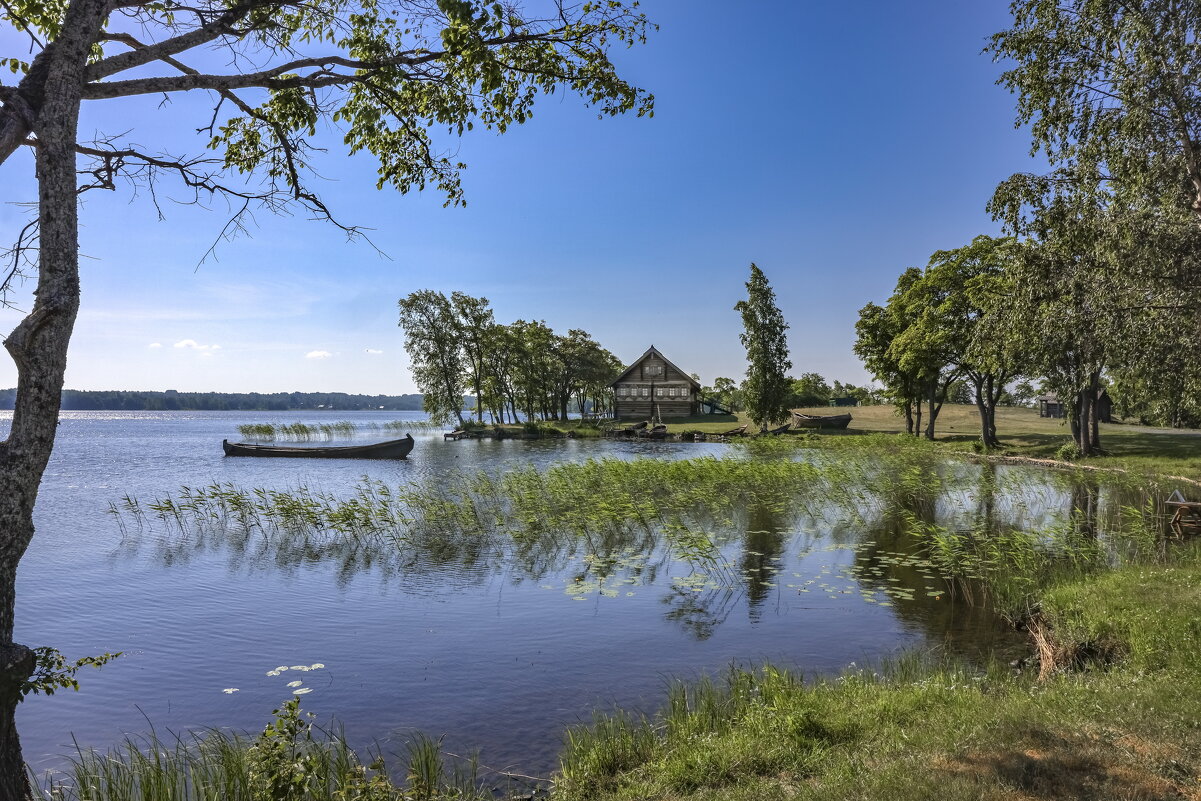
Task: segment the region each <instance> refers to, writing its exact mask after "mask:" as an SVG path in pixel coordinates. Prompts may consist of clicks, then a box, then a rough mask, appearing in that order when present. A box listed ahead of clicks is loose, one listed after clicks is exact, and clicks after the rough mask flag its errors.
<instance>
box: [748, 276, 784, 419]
mask: <svg viewBox="0 0 1201 801" xmlns="http://www.w3.org/2000/svg"><path fill="white" fill-rule="evenodd" d="M746 291H747V299H746V300H740V301H738V303H737V305H735V306H734V310H735V311H737V312H738V313H739V314H741V315H742V329H743V330H742V334H741V336H740V339H741V340H742V345H743V347H745V348H746V360H747V370H746V380H745V381H744V382H743V383H742V393H743V401H744V403H745V404H746V410H747V413H748V414H749V415H750V418H751V420H752V421H753V422H754V423H755V425H757V426H759V427H760V428H763V427H766V426H769V425H772V424H774V423H779V422H780V421H782V420H785V419H787V417H788V398H789V391H790V387H789V382H788V371H789V370H790V369H791V368H792V362H791V361H789V359H788V336H787V332H788V323H786V322H784V315H783V314H782V313H781V312H780V309H779V307H777V306H776V293H775V292H773V291H772V288H771V285H770V284H768V282H767V276H765V275H764V274H763V271H762V270H760V269H759V268H758V267H757V266H755V265H754V264H751V277H750V279H749V280H748V281H747V282H746Z"/></svg>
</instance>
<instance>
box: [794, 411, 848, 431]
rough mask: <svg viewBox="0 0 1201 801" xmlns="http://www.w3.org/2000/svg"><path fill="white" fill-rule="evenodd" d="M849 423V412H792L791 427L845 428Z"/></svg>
mask: <svg viewBox="0 0 1201 801" xmlns="http://www.w3.org/2000/svg"><path fill="white" fill-rule="evenodd" d="M850 423H851V416H850V415H849V414H830V415H820V414H801V413H800V412H793V413H792V427H793V428H846V427H847V426H848V425H850Z"/></svg>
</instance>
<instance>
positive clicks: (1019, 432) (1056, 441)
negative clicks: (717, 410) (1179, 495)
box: [668, 404, 1201, 480]
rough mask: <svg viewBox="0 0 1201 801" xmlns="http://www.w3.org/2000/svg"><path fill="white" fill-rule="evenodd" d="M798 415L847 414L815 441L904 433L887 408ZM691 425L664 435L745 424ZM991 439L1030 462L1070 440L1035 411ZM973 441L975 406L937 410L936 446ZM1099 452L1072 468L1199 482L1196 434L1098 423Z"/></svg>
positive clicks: (674, 424) (1002, 414) (1014, 410)
mask: <svg viewBox="0 0 1201 801" xmlns="http://www.w3.org/2000/svg"><path fill="white" fill-rule="evenodd" d="M798 411H801V412H804V413H806V414H816V415H829V414H842V413H844V412H850V414H851V415H852V420H851V424H850V426H848V428H847V430H846V431H845V432H838V431H823V432H821V433H820V434H819V435H817V436H818V437H819V438H821V439H828V438H835V437H855V436H860V435H863V434H872V433H888V434H899V433H903V432H904V431H905V420H904V418H903V417H900V416H899V415H897V413H896V411H895V410H894V409H893V408H892V407H891V406H857V407H853V408H845V409H844V408H833V407H825V406H821V407H815V408H811V409H800V410H798ZM697 419H701V418H690V419H689V420H672V421H670V424H669V425H668V432H669V433H680V432H682V431H685V430H691V429H697V430H704V431H718V430H729V429H730V428H733V427H734V426H736V425H741V424H742V423H749V422H750V420H749V418H747V417H746V413H745V412H740V413H739V414H738V415H737V417H736V418H727V419H726V420H725V422H722V423H720V424H718V423H712V424H709V425H704V424H699V423H697V422H693V420H697ZM754 429H755V426H754V424H751V425H750V429H749V430H754ZM997 434H998V436H999V438H1000V440H1001V443H1002V448H1001V450H1000V451H998V452H997V453H998V455H1011V456H1024V457H1029V458H1034V459H1054V458H1055V455H1056V452H1057V451H1058V450H1059V449H1060V448H1061V447H1063V445H1065V444H1066V443H1067V442H1068V441H1069V440H1070V438H1071V431H1070V430H1069V429H1068V426H1067V422H1066V421H1065V420H1058V419H1053V418H1047V417H1039V416H1038V410H1037V409H1026V408H1018V407H1001V408H999V409H998V410H997ZM979 438H980V417H979V415H978V414H977V412H976V407H975V406H964V405H958V404H948V405H946V406H944V407H943V409H942V411H941V412H940V413H939V415H938V424H937V426H936V429H935V439H936V441H938V442H941V443H944V444H945V446H946V447H949V448H953V449H957V450H970V449H972V447H973V443H975V442H977V441H978V440H979ZM1101 446H1102V448H1103V449H1104V450H1105V452H1106V455H1104V456H1097V457H1092V458H1088V459H1081V460H1078V463H1079V464H1084V465H1091V466H1095V467H1107V468H1118V469H1123V470H1132V471H1136V472H1140V473H1158V474H1162V475H1177V476H1184V477H1187V478H1191V479H1194V480H1201V430H1196V429H1171V428H1149V427H1145V426H1138V425H1127V424H1124V423H1102V424H1101Z"/></svg>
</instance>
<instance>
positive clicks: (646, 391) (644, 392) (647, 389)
mask: <svg viewBox="0 0 1201 801" xmlns="http://www.w3.org/2000/svg"><path fill="white" fill-rule="evenodd" d="M650 396H651V390H650V387H643V388H642V397H644V398H649V397H650Z"/></svg>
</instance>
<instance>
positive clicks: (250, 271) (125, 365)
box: [0, 0, 1040, 395]
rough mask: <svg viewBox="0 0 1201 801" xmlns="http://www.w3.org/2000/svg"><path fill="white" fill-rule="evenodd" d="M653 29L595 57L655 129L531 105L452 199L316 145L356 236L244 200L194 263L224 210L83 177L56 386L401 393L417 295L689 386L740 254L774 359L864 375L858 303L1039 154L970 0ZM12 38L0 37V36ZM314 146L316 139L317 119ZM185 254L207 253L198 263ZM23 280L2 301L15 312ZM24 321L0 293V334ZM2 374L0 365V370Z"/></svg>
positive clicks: (992, 230)
mask: <svg viewBox="0 0 1201 801" xmlns="http://www.w3.org/2000/svg"><path fill="white" fill-rule="evenodd" d="M643 10H644V11H645V12H646V13H647V14H648V16H649V17H650V18H651V19H652V20H653V21H654V22H656V23H657V24H658V25H659V30H658V32H656V33H653V34H652V35H651V36H650V38H649V40H648V42H647V43H646V44H645V45H641V46H639V47H636V48H634V49H631V50H624V49H622V50H619V51H615V52H614V53H613V59H614V61H615V62H616V63H617V64H618V66H619V69H620V72H621V74H622V75H623V76H624V77H625V78H626V79H627V80H629V81H630V82H632V83H634V84H636V85H638V86H641V87H643V88H645V89H647V90H649V91H651V92H653V93H654V95H655V97H656V107H655V116H654V118H652V119H647V118H642V119H639V118H635V117H632V116H630V117H623V118H606V119H602V120H598V119H597V115H596V113H595V111H591V110H589V109H587V108H585V107H584V105H583V103H582V102H581V101H579V100H578V99H576V98H574V97H572V96H570V95H565V94H563V93H557V94H555V95H554V96H551V97H546V98H544V99H543V101H542V102H541V103H540V105H539V106H538V107H537V108H536V110H535V114H534V117H533V119H532V120H531V121H529V122H528V123H527V124H525V125H523V126H517V127H514V128H511V129H510V130H509V131H508V132H507V133H506V134H504V135H497V134H495V133H493V132H488V131H484V130H482V129H479V128H477V129H476V131H474V132H471V133H468V134H467V135H465V137H464V138H463V139H462V140H460V141H457V142H454V143H452V145H453V147H454V148H455V150H456V153H457V158H458V159H459V160H462V161H465V162H467V163H468V165H469V168H468V169H467V170H466V171H465V172H464V174H463V184H464V187H465V191H466V197H467V203H468V205H467V207H466V208H444V207H443V200H444V198H443V197H441V196H439V195H438V194H437V192H436V191H427V192H425V193H412V194H408V195H401V194H398V193H397V192H395V191H393V190H390V189H384V190H376V189H375V166H374V165H373V164H372V163H371V161H370V158H369V157H366V156H353V157H350V156H347V155H345V153H344V152H338V151H337V149H336V147H335V148H334V149H332V150H331V152H330V153H329V154H328V156H327V157H326V158H324V159H322V160H319V162H318V167H319V170H320V173H321V176H322V177H321V179H320V180H319V181H318V182H317V187H318V191H319V192H320V193H321V195H322V197H323V199H324V200H325V201H326V203H327V204H328V205H329V206H330V207H331V208H333V209H334V211H335V212H336V213H337V214H338V215H339V216H340V217H341V218H342V219H344V220H346V221H348V222H351V223H353V224H356V225H360V226H364V227H366V228H369V229H371V231H370V237H371V240H372V242H373V243H374V245H375V246H376V247H377V248H378V249H379V251H382V252H383V254H385V255H381V254H380V253H379V252H377V250H376V249H375V248H373V247H372V246H371V245H369V244H367V243H364V242H348V241H347V240H346V237H345V236H344V235H343V234H342V233H341V232H339V231H338V230H337V229H335V228H333V227H332V226H330V225H328V224H323V223H320V222H316V221H312V220H309V219H307V218H306V215H304V214H298V215H296V216H291V217H275V216H272V215H270V214H268V213H265V212H263V213H259V214H257V215H256V218H255V224H254V225H253V226H252V228H251V230H250V232H249V236H244V237H239V238H237V239H235V240H234V241H232V242H220V243H219V244H218V246H217V249H216V251H215V254H214V255H212V256H209V257H208V258H204V257H205V254H206V251H207V250H208V249H209V246H210V245H211V244H212V243H213V241H214V239H215V238H216V237H217V236H218V234H219V232H220V230H221V227H222V225H223V224H224V222H225V220H226V216H224V215H223V214H222V212H223V211H224V207H223V206H221V205H220V204H217V205H216V206H215V207H213V208H210V209H207V210H206V209H201V208H197V207H194V206H186V205H182V204H179V203H176V202H173V201H172V200H171V197H172V196H174V197H177V198H178V197H183V194H182V193H180V192H172V191H171V190H170V189H166V188H165V191H160V201H161V202H160V204H159V207H160V209H161V211H162V214H163V218H162V219H160V218H159V215H158V212H157V211H156V209H155V207H154V205H153V204H151V203H150V202H149V198H148V197H147V196H146V194H145V193H144V192H143V193H133V192H130V191H128V190H119V191H116V192H101V191H93V192H88V193H86V194H85V195H84V196H83V206H82V211H81V225H82V229H81V253H82V256H83V261H82V281H83V295H82V305H81V311H80V315H79V320H78V323H77V325H76V329H75V334H74V338H73V340H72V343H71V348H70V352H69V357H68V366H67V377H66V385H67V387H69V388H73V389H94V390H116V389H126V390H165V389H176V390H179V391H215V392H281V391H288V392H291V391H301V392H334V391H339V392H351V393H365V394H389V395H392V394H401V393H408V392H416V391H418V388H417V387H416V385H415V384H414V383H413V380H412V377H411V375H410V373H409V369H408V368H409V365H408V361H407V359H406V357H405V354H404V348H403V332H402V331H401V330H400V329H399V327H398V325H397V305H396V302H397V300H398V299H399V298H401V297H403V296H405V295H407V294H409V293H410V292H413V291H415V290H418V289H435V290H439V291H442V292H445V293H447V294H448V295H449V293H450V292H452V291H455V290H459V291H463V292H466V293H468V294H470V295H475V296H483V297H486V298H488V299H489V301H490V302H491V305H492V307H493V309H494V310H495V314H496V318H497V320H498V321H499V322H503V323H508V322H512V321H514V320H517V319H526V320H534V319H537V320H544V321H545V322H546V323H547V324H548V325H550V326H551V327H552V328H554V329H555V330H556V331H558V332H559V333H564V334H565V333H566V332H567V330H568V329H571V328H582V329H584V330H585V331H587V332H589V333H590V334H591V335H592V336H593V337H594V338H595V339H596V340H597V341H598V342H600V343H601V344H602V345H603V346H605V347H606V348H608V349H609V350H611V351H612V352H613V353H615V354H616V355H617V356H618V358H619V359H621V360H622V361H624V362H626V363H627V364H628V363H630V362H631V361H633V360H634V359H636V358H637V357H638V356H639V355H641V354H642V353H643V352H644V351H645V350H646V349H647V348H648V347H649V346H650V345H652V344H653V345H655V346H656V347H657V348H658V349H659V350H660V351H662V352H663V353H664V354H665V355H666V356H667V357H668V358H669V359H671V360H672V361H673V362H674V363H675V364H677V365H679V366H680V367H682V368H683V369H685V370H687V371H689V372H696V373H698V374H699V375H700V376H701V380H702V382H703V383H705V384H711V383H712V382H713V379H714V378H715V377H717V376H728V377H732V378H735V379H739V380H740V379H741V378H742V376H743V374H744V372H745V369H746V363H745V351H744V349H743V347H742V345H741V343H740V342H739V333H740V332H741V330H742V324H741V319H740V317H739V315H738V314H737V313H736V312H735V311H734V304H735V303H737V302H738V300H740V299H741V298H743V297H745V293H746V290H745V286H744V284H745V282H746V280H747V278H748V272H749V265H750V264H751V263H752V262H754V263H756V264H757V265H758V266H759V267H760V268H761V269H762V270H763V271H764V273H765V274H766V275H767V277H768V280H769V281H770V282H771V285H772V287H773V289H774V290H775V293H776V299H777V303H778V305H779V307H780V309H781V311H782V312H783V314H784V317H785V319H786V320H787V322H788V324H789V326H790V329H789V346H790V350H791V360H792V365H793V368H792V371H791V372H792V374H794V375H800V374H801V373H804V372H817V373H820V374H822V375H824V376H826V377H827V379H829V380H834V379H837V380H840V381H843V382H851V383H856V384H862V383H866V382H868V380H869V378H870V377H869V376H868V374H867V373H866V372H865V371H864V369H863V367H862V365H861V364H860V363H859V361H858V360H857V359H856V357H855V355H854V353H853V351H852V346H853V344H854V339H855V330H854V326H855V320H856V319H857V316H858V310H859V309H860V308H862V307H863V305H864V304H866V303H868V302H877V303H880V302H883V301H884V300H886V299H887V297H888V296H889V294H891V292H892V289H893V287H894V285H895V282H896V279H897V276H898V275H899V274H900V273H901V272H902V271H903V270H904V269H906V268H907V267H911V266H919V267H920V266H923V265H924V264H925V263H926V262H927V261H928V260H929V257H930V255H931V254H932V253H933V252H934V251H936V250H941V249H947V248H954V247H959V246H961V245H966V244H967V243H969V242H970V241H971V239H972V238H973V237H974V236H977V235H979V234H996V233H998V232H999V231H1000V229H999V226H998V225H997V223H995V222H994V221H993V220H991V219H990V217H989V215H988V214H987V212H986V211H985V204H986V203H987V201H988V199H989V197H990V196H991V194H992V191H993V189H994V188H995V187H996V185H997V184H998V183H999V182H1000V181H1002V180H1003V179H1005V178H1007V177H1008V176H1009V175H1011V174H1012V173H1014V172H1020V171H1029V170H1038V169H1040V166H1039V165H1038V163H1037V162H1036V161H1034V160H1032V159H1031V157H1030V155H1029V136H1028V134H1027V133H1026V132H1025V131H1023V130H1021V129H1015V127H1014V98H1013V96H1012V95H1010V94H1009V93H1008V91H1007V90H1005V89H1004V88H1002V87H998V86H996V85H995V84H996V80H997V77H998V75H999V73H1000V71H1001V69H1002V67H1001V66H1000V65H997V64H994V63H993V62H992V60H991V57H990V56H988V55H987V54H982V53H981V50H982V49H983V47H984V46H985V44H986V43H987V38H988V36H989V35H991V34H992V33H995V32H997V31H999V30H1002V29H1004V28H1006V27H1008V25H1009V22H1010V19H1009V14H1008V11H1007V4H1006V3H1004V2H1001V1H1000V0H992V1H991V2H978V1H973V2H964V0H907V2H904V3H899V2H896V0H861V1H860V2H858V3H853V4H850V3H838V2H830V1H829V0H827V1H826V2H817V1H816V0H755V1H754V2H744V3H730V2H728V0H646V2H644V3H643ZM23 51H24V46H23V45H22V44H21V43H20V42H19V40H18V39H17V38H16V37H15V35H14V34H13V33H12V31H10V30H7V29H3V28H0V53H3V54H5V55H9V54H15V55H21V54H22V52H23ZM205 109H206V107H205V106H203V105H201V104H200V103H198V102H192V101H190V100H188V99H186V98H179V99H176V100H175V101H173V102H171V103H168V104H163V103H160V98H157V97H155V98H140V99H133V100H120V101H102V102H96V101H93V102H92V103H89V104H86V105H85V109H84V118H83V121H82V123H81V131H82V132H84V133H86V134H91V133H92V132H95V133H96V134H98V135H99V134H102V133H111V132H125V131H130V132H131V133H130V136H131V138H132V139H133V141H136V142H139V143H140V144H142V145H144V146H146V147H149V148H151V149H161V150H168V151H172V152H189V153H198V152H200V151H201V150H202V149H203V146H204V139H203V138H201V137H198V136H196V135H195V134H194V133H193V132H194V130H195V129H196V128H197V127H199V126H200V125H203V124H204V123H205V122H206V121H207V120H206V119H205V117H204V112H205ZM328 141H329V142H330V143H331V144H333V145H336V143H337V141H338V140H337V138H336V137H335V136H333V135H332V133H331V135H330V136H329V137H328ZM32 173H33V165H32V159H31V158H30V157H29V155H28V154H25V153H22V154H19V155H16V156H14V157H12V158H10V159H9V160H8V161H7V162H6V163H5V164H3V165H0V201H3V202H2V204H0V237H3V238H4V239H5V240H6V241H12V240H14V239H15V236H16V233H17V231H18V230H19V228H20V226H22V225H23V224H24V223H25V221H26V220H27V213H28V210H27V208H26V207H25V206H22V205H21V204H22V203H26V202H28V201H29V200H31V199H33V198H34V197H35V193H36V190H35V185H34V183H33V180H32ZM202 259H203V261H202ZM31 289H32V284H31V283H29V284H26V285H25V286H24V287H23V288H21V289H20V290H19V291H18V292H17V294H16V295H15V297H14V301H15V302H16V305H17V306H18V308H20V309H28V307H29V305H30V298H29V291H30V290H31ZM19 319H20V314H18V313H17V312H16V311H13V310H0V332H2V333H7V332H8V331H9V330H11V329H12V327H13V326H15V325H16V323H17V321H18V320H19ZM15 384H16V370H15V368H14V367H13V365H12V364H11V363H10V362H9V361H8V360H7V358H6V356H0V387H11V386H15Z"/></svg>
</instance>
